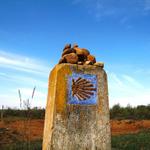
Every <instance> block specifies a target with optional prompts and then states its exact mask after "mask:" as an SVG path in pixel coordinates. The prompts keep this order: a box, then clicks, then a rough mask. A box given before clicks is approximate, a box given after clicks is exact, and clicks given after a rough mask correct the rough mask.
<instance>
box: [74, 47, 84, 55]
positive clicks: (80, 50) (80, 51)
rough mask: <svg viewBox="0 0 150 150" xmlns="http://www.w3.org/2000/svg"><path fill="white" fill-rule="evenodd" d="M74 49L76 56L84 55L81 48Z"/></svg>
mask: <svg viewBox="0 0 150 150" xmlns="http://www.w3.org/2000/svg"><path fill="white" fill-rule="evenodd" d="M74 49H75V51H76V54H77V55H84V52H83V50H82V49H81V48H78V47H74Z"/></svg>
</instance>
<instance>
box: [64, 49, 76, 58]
mask: <svg viewBox="0 0 150 150" xmlns="http://www.w3.org/2000/svg"><path fill="white" fill-rule="evenodd" d="M70 53H75V50H74V49H73V48H67V49H65V50H64V51H63V53H62V56H64V55H66V54H70Z"/></svg>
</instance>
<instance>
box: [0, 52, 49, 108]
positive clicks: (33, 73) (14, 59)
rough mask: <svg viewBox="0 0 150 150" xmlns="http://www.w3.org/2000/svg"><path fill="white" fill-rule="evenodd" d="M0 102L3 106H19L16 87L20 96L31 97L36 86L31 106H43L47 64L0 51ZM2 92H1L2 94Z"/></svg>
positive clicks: (46, 81) (47, 74) (45, 93)
mask: <svg viewBox="0 0 150 150" xmlns="http://www.w3.org/2000/svg"><path fill="white" fill-rule="evenodd" d="M0 69H1V71H0V82H1V84H0V90H1V93H0V103H1V104H2V105H5V106H11V107H14V106H16V107H19V96H18V89H20V90H21V93H22V96H23V97H22V98H23V99H28V98H31V94H32V89H33V87H34V86H36V87H37V88H36V93H35V98H34V100H35V101H33V104H32V106H33V107H34V106H41V107H45V105H46V96H47V87H48V76H49V72H50V70H51V68H50V67H48V64H45V63H44V62H42V61H40V60H39V59H33V58H29V57H26V56H22V55H18V54H12V53H8V52H4V51H0ZM2 93H3V94H2Z"/></svg>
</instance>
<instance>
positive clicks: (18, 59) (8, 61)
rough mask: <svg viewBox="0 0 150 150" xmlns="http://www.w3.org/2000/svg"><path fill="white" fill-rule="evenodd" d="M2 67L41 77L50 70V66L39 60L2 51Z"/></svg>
mask: <svg viewBox="0 0 150 150" xmlns="http://www.w3.org/2000/svg"><path fill="white" fill-rule="evenodd" d="M0 67H2V68H9V69H13V70H17V71H23V72H26V73H33V74H40V75H42V74H43V75H44V74H46V73H48V72H49V70H50V68H49V67H48V66H46V65H45V64H44V63H41V62H40V61H39V60H35V59H30V58H29V57H26V56H21V55H16V54H12V53H8V52H4V51H0Z"/></svg>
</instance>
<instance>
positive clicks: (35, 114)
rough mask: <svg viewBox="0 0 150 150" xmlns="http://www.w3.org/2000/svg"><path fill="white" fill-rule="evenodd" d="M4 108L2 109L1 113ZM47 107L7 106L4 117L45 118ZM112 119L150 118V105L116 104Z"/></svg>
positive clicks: (112, 110)
mask: <svg viewBox="0 0 150 150" xmlns="http://www.w3.org/2000/svg"><path fill="white" fill-rule="evenodd" d="M1 112H2V110H0V113H1ZM44 115H45V109H44V108H43V109H41V108H37V107H35V108H32V109H22V110H20V109H11V108H7V109H4V110H3V118H20V119H21V118H31V119H44ZM110 118H111V119H119V120H123V119H134V120H142V119H150V105H147V106H144V105H139V106H137V107H131V106H130V105H128V106H127V107H121V106H120V105H119V104H117V105H114V106H113V107H112V108H111V109H110Z"/></svg>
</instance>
